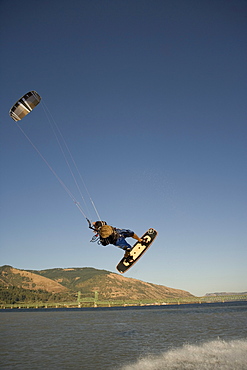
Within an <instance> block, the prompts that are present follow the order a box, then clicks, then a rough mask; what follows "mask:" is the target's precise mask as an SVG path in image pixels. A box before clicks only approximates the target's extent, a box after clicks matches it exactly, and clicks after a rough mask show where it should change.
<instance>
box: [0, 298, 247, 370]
mask: <svg viewBox="0 0 247 370" xmlns="http://www.w3.org/2000/svg"><path fill="white" fill-rule="evenodd" d="M0 327H1V344H0V368H1V369H22V370H25V369H32V370H35V369H47V370H50V369H51V370H53V369H86V370H91V369H93V370H98V369H99V370H104V369H111V370H113V369H116V370H158V369H168V370H171V369H172V370H175V369H176V370H180V369H181V370H185V369H191V370H195V369H198V370H204V369H205V370H214V369H217V370H246V369H247V302H231V303H214V304H201V305H199V304H198V305H180V306H175V305H174V306H153V307H121V308H120V307H119V308H102V309H101V308H92V309H42V310H38V309H37V310H31V309H29V310H1V311H0Z"/></svg>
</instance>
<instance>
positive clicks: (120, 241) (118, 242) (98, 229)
mask: <svg viewBox="0 0 247 370" xmlns="http://www.w3.org/2000/svg"><path fill="white" fill-rule="evenodd" d="M91 228H92V229H93V230H94V231H95V233H96V235H97V236H98V237H99V242H100V244H102V245H104V246H106V245H108V244H113V245H115V246H116V247H118V248H121V249H123V250H124V251H125V255H124V257H128V256H129V253H130V251H131V249H132V246H131V245H130V244H129V243H127V241H126V240H125V239H126V238H133V239H135V240H137V241H138V242H140V243H145V240H142V239H141V238H139V236H137V235H136V234H135V233H134V231H132V230H129V229H118V228H116V227H113V226H110V225H107V223H106V222H105V221H96V222H93V223H92V227H91Z"/></svg>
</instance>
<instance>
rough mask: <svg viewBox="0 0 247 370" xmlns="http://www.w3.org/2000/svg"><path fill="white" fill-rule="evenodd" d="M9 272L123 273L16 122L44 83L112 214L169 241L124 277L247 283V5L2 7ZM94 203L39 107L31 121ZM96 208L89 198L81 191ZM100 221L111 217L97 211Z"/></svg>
mask: <svg viewBox="0 0 247 370" xmlns="http://www.w3.org/2000/svg"><path fill="white" fill-rule="evenodd" d="M0 7H1V9H0V13H1V15H0V17H1V22H0V23H1V84H0V85H1V120H0V127H1V143H0V145H1V152H0V165H1V188H0V190H1V199H0V217H1V220H0V221H1V224H0V228H1V230H0V231H1V237H0V243H1V245H0V248H1V249H0V260H1V262H0V264H1V265H4V264H9V265H11V266H14V267H16V268H23V269H38V270H39V269H47V268H54V267H85V266H87V267H88V266H92V267H95V268H99V269H106V270H109V271H113V272H115V271H116V270H115V266H116V264H117V263H118V261H119V260H120V258H121V257H122V251H121V250H119V249H117V248H115V247H114V246H108V247H105V248H103V247H100V246H98V245H96V244H93V243H90V242H89V240H90V238H91V236H92V233H91V231H90V230H89V229H88V228H87V223H86V221H85V219H84V217H83V216H82V214H81V213H80V212H79V211H78V209H77V207H76V206H75V204H74V203H73V201H71V199H70V197H68V195H67V193H66V192H65V191H64V189H63V188H62V187H61V185H60V184H59V182H58V181H57V179H56V178H55V176H54V175H53V174H52V173H51V171H50V170H49V169H48V167H47V166H46V165H45V163H44V162H43V161H42V160H41V158H40V157H39V156H38V155H37V153H36V152H35V150H34V149H33V147H32V146H31V145H30V143H29V142H28V141H27V140H26V138H25V137H24V136H23V135H22V133H21V131H20V130H19V129H18V127H17V126H16V125H15V123H14V121H13V120H12V119H11V118H10V117H9V116H8V111H9V109H10V107H11V106H12V104H14V103H15V101H16V100H17V99H18V98H20V97H21V96H22V95H23V94H25V93H26V92H28V91H30V90H36V91H37V92H38V93H39V94H40V95H41V96H42V101H43V103H44V104H45V106H47V107H48V109H49V112H50V113H51V115H52V117H53V119H54V120H55V122H56V124H57V125H58V127H59V129H60V130H61V132H62V133H63V136H64V137H65V138H66V142H67V145H68V147H69V149H70V151H71V153H72V155H73V158H74V160H75V162H76V164H77V166H78V168H79V170H80V173H81V175H82V176H83V179H84V182H85V184H86V186H87V189H88V191H89V193H90V195H91V197H92V199H93V201H94V203H95V205H96V207H97V210H98V212H99V214H100V216H101V218H102V219H103V220H106V221H107V222H108V223H109V224H112V225H114V226H117V227H123V228H130V229H133V230H134V231H135V232H136V233H137V234H138V235H140V236H141V234H142V233H143V232H145V231H146V230H147V229H148V228H149V227H154V228H156V229H157V230H158V233H159V235H158V238H157V240H156V241H155V243H154V244H153V246H152V247H151V248H150V250H149V251H148V252H147V254H145V256H143V258H142V259H141V260H140V261H139V262H138V263H137V264H136V265H135V266H133V268H131V269H130V270H129V272H128V273H126V274H125V276H127V277H133V278H136V279H140V280H143V281H148V282H151V283H155V284H162V285H166V286H169V287H173V288H178V289H184V290H188V291H190V292H191V293H192V294H195V295H198V296H199V295H204V294H205V293H207V292H216V291H228V292H229V291H239V292H241V291H246V290H247V269H246V261H247V235H246V224H247V222H246V221H247V214H246V213H247V212H246V210H247V192H246V180H247V173H246V160H247V149H246V148H247V146H246V142H247V125H246V122H247V108H246V106H247V105H246V96H247V85H246V82H247V71H246V65H247V51H246V41H247V40H246V39H247V32H246V31H247V27H246V12H247V3H246V1H244V0H235V1H228V0H224V1H223V0H222V1H221V0H216V1H215V0H212V1H211V0H207V1H206V0H205V1H203V0H202V1H197V0H186V1H184V0H171V1H168V0H162V1H159V0H154V1H146V0H134V1H133V0H131V1H130V0H125V1H120V0H114V1H113V0H108V1H103V0H101V1H100V0H92V1H84V0H80V1H79V0H72V1H70V2H67V1H66V2H65V1H55V0H49V1H47V0H44V1H36V2H32V3H30V2H28V1H23V2H20V1H15V0H14V1H2V2H1V4H0ZM21 127H22V129H23V130H24V131H25V132H26V133H27V135H28V136H29V137H30V138H31V140H32V142H33V143H34V144H35V145H36V146H37V148H38V149H39V151H40V152H41V153H42V155H43V156H44V157H45V158H46V160H47V161H48V162H49V164H51V166H52V168H53V169H54V170H55V171H56V173H57V174H58V175H59V176H60V177H61V178H62V180H63V181H64V183H65V184H66V186H68V188H69V189H70V190H71V191H72V192H73V194H75V196H76V199H77V200H78V201H80V198H79V197H78V195H77V193H76V191H77V189H76V188H75V185H74V182H73V179H72V178H71V177H70V174H69V172H68V169H67V167H66V164H65V162H64V159H63V157H62V155H61V153H60V152H59V148H58V146H57V142H56V139H55V138H54V136H53V133H52V131H51V128H50V126H49V122H48V120H47V118H46V115H45V112H44V105H43V104H42V105H41V104H40V105H39V106H38V107H37V108H35V110H34V111H33V112H32V113H31V114H30V115H28V116H27V117H25V118H24V119H23V121H21ZM82 191H83V194H84V197H85V199H86V200H87V202H88V194H87V192H86V190H85V189H84V188H82ZM86 214H87V215H88V216H89V217H90V218H91V219H92V220H95V219H96V218H97V217H96V215H95V212H94V210H93V207H92V205H91V203H90V201H89V202H88V209H86Z"/></svg>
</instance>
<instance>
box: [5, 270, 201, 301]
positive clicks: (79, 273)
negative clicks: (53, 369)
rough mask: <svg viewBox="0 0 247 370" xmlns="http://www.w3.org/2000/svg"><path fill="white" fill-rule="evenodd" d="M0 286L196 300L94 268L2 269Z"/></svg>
mask: <svg viewBox="0 0 247 370" xmlns="http://www.w3.org/2000/svg"><path fill="white" fill-rule="evenodd" d="M0 285H1V286H2V287H5V288H6V289H8V287H11V286H16V287H19V288H25V289H29V290H38V289H42V290H44V291H47V292H51V293H66V292H70V293H76V292H78V291H80V292H81V293H82V295H88V294H90V295H92V294H94V292H95V291H97V292H98V296H99V299H102V300H107V299H113V300H114V299H133V300H141V299H154V300H155V299H166V298H175V297H177V298H181V297H194V296H193V295H192V294H191V293H189V292H187V291H184V290H181V289H174V288H169V287H166V286H164V285H157V284H152V283H148V282H144V281H141V280H138V279H134V278H127V277H125V276H122V275H119V274H117V273H113V272H110V271H106V270H98V269H94V268H92V267H82V268H64V269H63V268H54V269H47V270H20V269H15V268H14V267H12V266H6V265H5V266H1V267H0Z"/></svg>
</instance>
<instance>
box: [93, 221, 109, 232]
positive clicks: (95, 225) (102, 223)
mask: <svg viewBox="0 0 247 370" xmlns="http://www.w3.org/2000/svg"><path fill="white" fill-rule="evenodd" d="M103 225H107V223H106V222H105V221H96V222H94V227H95V229H96V230H99V229H100V228H101V227H102V226H103Z"/></svg>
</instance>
